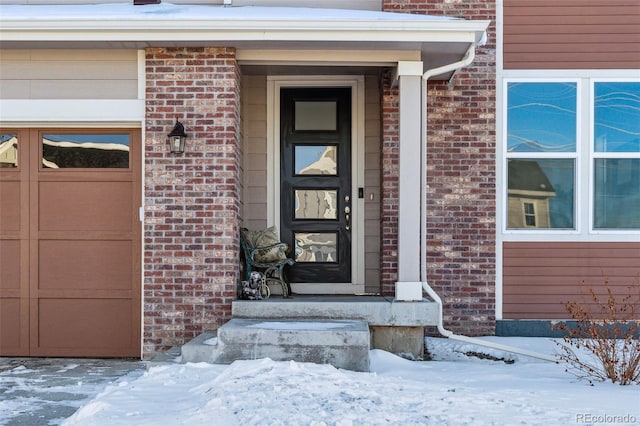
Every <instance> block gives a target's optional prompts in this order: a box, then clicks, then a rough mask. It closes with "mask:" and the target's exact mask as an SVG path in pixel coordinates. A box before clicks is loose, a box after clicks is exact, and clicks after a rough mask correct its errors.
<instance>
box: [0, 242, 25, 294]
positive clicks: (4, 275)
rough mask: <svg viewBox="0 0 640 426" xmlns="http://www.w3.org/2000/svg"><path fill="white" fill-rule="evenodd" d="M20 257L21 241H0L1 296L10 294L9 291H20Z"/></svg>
mask: <svg viewBox="0 0 640 426" xmlns="http://www.w3.org/2000/svg"><path fill="white" fill-rule="evenodd" d="M20 257H21V256H20V240H2V241H0V294H8V293H7V291H8V290H14V291H18V292H19V291H20V283H21V281H20V278H21V262H20ZM17 295H19V294H14V296H17Z"/></svg>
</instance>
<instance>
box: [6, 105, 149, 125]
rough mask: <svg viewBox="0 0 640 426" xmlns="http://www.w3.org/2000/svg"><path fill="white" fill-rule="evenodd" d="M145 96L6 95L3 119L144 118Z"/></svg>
mask: <svg viewBox="0 0 640 426" xmlns="http://www.w3.org/2000/svg"><path fill="white" fill-rule="evenodd" d="M144 112H145V101H144V100H142V99H125V100H119V99H118V100H111V99H55V100H50V99H3V100H1V101H0V117H1V119H2V122H3V123H17V122H38V123H44V122H92V123H99V122H142V121H144V118H145V117H144Z"/></svg>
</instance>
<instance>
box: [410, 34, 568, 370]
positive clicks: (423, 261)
mask: <svg viewBox="0 0 640 426" xmlns="http://www.w3.org/2000/svg"><path fill="white" fill-rule="evenodd" d="M475 52H476V44H475V43H473V44H472V45H471V46H470V47H469V49H468V50H467V53H465V55H464V57H463V58H462V59H461V60H460V61H458V62H454V63H451V64H447V65H443V66H441V67H438V68H432V69H430V70H427V71H425V73H424V74H423V75H422V102H421V108H422V121H421V122H422V134H421V147H420V148H421V150H422V163H421V165H420V179H421V182H422V185H421V199H422V200H421V203H420V207H421V208H420V240H421V248H422V250H421V255H420V281H421V282H422V289H423V290H424V291H425V292H426V293H427V294H428V295H429V297H430V298H431V299H433V301H434V302H435V303H436V304H437V305H438V324H437V327H438V332H439V333H440V334H442V335H443V336H445V337H448V338H449V339H453V340H459V341H462V342H467V343H472V344H474V345H479V346H486V347H489V348H493V349H497V350H501V351H505V352H512V353H516V354H521V355H526V356H530V357H533V358H538V359H543V360H545V361H551V362H557V360H556V359H555V358H554V357H552V356H549V355H545V354H540V353H537V352H531V351H527V350H525V349H520V348H515V347H512V346H505V345H501V344H499V343H493V342H488V341H485V340H481V339H474V338H473V337H468V336H462V335H459V334H454V333H453V332H452V331H450V330H447V329H445V328H444V325H443V309H442V299H440V296H438V294H437V293H436V292H435V291H434V290H433V289H432V288H431V286H430V285H429V283H428V282H427V212H426V209H427V81H428V80H429V79H430V78H431V77H433V76H434V75H440V74H444V73H447V72H451V71H455V70H457V69H460V68H463V67H466V66H467V65H469V64H470V63H471V62H473V59H474V58H475Z"/></svg>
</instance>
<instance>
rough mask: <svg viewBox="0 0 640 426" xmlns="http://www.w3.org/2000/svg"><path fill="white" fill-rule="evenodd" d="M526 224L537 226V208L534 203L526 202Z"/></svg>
mask: <svg viewBox="0 0 640 426" xmlns="http://www.w3.org/2000/svg"><path fill="white" fill-rule="evenodd" d="M524 224H525V225H526V226H533V227H535V226H536V209H535V204H533V203H524Z"/></svg>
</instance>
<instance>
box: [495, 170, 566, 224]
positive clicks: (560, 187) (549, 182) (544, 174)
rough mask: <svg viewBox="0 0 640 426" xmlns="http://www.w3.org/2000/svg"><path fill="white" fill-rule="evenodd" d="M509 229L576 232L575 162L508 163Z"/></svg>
mask: <svg viewBox="0 0 640 426" xmlns="http://www.w3.org/2000/svg"><path fill="white" fill-rule="evenodd" d="M508 165H509V166H508V189H507V198H508V212H507V215H508V227H509V228H511V229H515V228H532V227H535V228H538V229H540V228H564V229H573V228H574V192H575V191H574V185H575V178H574V176H575V162H574V160H573V159H513V158H512V159H509V160H508Z"/></svg>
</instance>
